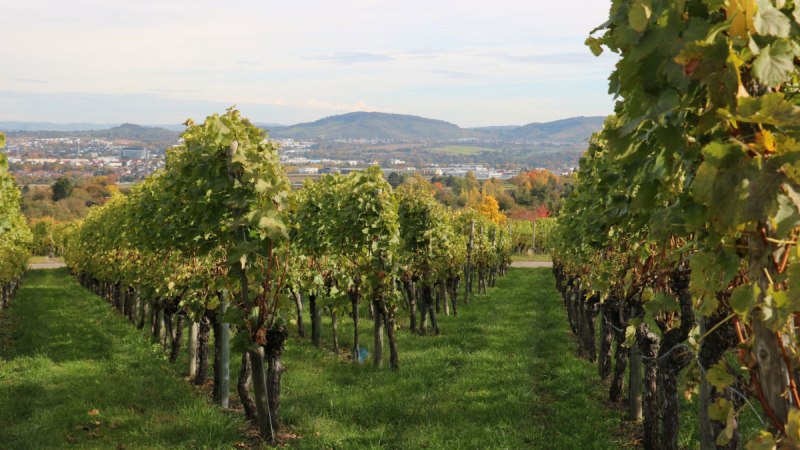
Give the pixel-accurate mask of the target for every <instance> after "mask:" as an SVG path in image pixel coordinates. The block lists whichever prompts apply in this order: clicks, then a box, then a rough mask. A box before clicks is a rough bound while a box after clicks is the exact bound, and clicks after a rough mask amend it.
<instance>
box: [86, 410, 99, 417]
mask: <svg viewBox="0 0 800 450" xmlns="http://www.w3.org/2000/svg"><path fill="white" fill-rule="evenodd" d="M87 414H89V415H90V416H99V415H100V410H99V409H90V410H89V412H88V413H87Z"/></svg>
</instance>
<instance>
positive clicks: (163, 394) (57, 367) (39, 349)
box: [0, 269, 245, 449]
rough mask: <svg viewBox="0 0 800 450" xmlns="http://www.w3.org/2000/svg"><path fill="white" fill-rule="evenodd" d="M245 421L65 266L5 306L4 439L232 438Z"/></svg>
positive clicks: (19, 445)
mask: <svg viewBox="0 0 800 450" xmlns="http://www.w3.org/2000/svg"><path fill="white" fill-rule="evenodd" d="M93 410H97V411H96V412H98V414H96V415H90V412H92V413H94V412H95V411H93ZM244 426H245V424H244V421H243V420H242V419H241V418H240V417H239V415H238V414H235V413H226V412H224V411H222V410H221V409H218V408H216V407H214V406H213V405H211V404H209V402H208V401H207V400H206V399H205V397H204V395H202V394H201V393H198V392H193V389H192V388H191V387H190V385H189V384H187V383H186V382H184V381H183V380H182V379H181V378H180V377H179V376H178V373H176V370H175V368H174V367H170V365H169V363H168V362H167V361H166V359H165V357H164V356H163V353H162V352H161V351H160V350H159V349H158V348H154V347H153V346H151V345H150V343H149V341H148V340H147V339H146V338H145V336H144V335H143V334H141V333H140V332H138V331H137V330H136V329H135V328H134V327H132V326H130V325H129V324H128V323H126V322H125V321H124V320H123V319H122V318H121V317H120V316H119V315H117V314H116V313H114V312H113V311H112V309H111V308H110V307H109V306H108V305H107V304H106V303H104V302H103V301H102V300H101V299H99V298H98V297H96V296H94V295H91V294H88V293H87V292H86V291H84V290H83V289H81V288H80V287H79V286H78V285H77V284H76V283H75V281H73V280H72V279H71V278H70V277H69V276H68V274H67V272H66V270H65V269H57V270H48V271H44V270H37V271H31V272H29V273H28V274H27V275H26V277H25V284H24V286H23V288H22V289H21V290H20V292H19V294H18V295H17V297H16V298H15V299H14V300H13V303H12V305H11V307H10V308H9V309H8V310H7V311H4V312H2V313H0V443H2V444H0V447H3V448H12V449H27V448H30V449H43V448H65V447H70V448H73V447H75V448H116V447H117V446H119V445H122V446H124V447H126V448H131V449H132V448H231V446H232V445H233V444H234V443H235V442H236V441H238V440H242V436H243V433H244V431H243V430H244ZM120 448H121V447H120Z"/></svg>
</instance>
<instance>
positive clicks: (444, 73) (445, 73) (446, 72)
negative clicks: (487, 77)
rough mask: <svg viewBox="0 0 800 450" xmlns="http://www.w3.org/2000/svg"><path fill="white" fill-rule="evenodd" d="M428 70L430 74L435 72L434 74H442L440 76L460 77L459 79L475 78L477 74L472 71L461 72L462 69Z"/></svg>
mask: <svg viewBox="0 0 800 450" xmlns="http://www.w3.org/2000/svg"><path fill="white" fill-rule="evenodd" d="M428 72H429V73H432V74H435V75H442V76H445V77H447V78H456V79H460V80H466V79H470V78H476V77H477V76H478V75H477V74H475V73H472V72H462V71H458V70H446V69H441V70H430V71H428Z"/></svg>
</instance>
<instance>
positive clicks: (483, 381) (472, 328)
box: [283, 269, 621, 449]
mask: <svg viewBox="0 0 800 450" xmlns="http://www.w3.org/2000/svg"><path fill="white" fill-rule="evenodd" d="M558 298H559V297H558V295H557V292H556V290H555V287H554V286H553V281H552V275H551V272H550V270H549V269H511V270H510V272H509V275H508V276H507V277H505V278H502V279H500V280H499V281H498V285H497V287H496V288H494V289H493V290H490V296H489V297H488V298H487V297H478V298H477V299H476V300H475V301H473V302H472V303H471V304H470V305H468V306H463V307H462V308H461V310H460V311H459V313H460V314H459V316H458V317H457V318H452V317H443V318H441V321H440V325H441V327H442V335H441V336H437V337H434V336H424V337H423V336H414V335H411V334H410V333H409V332H408V331H407V330H400V332H399V336H400V338H399V344H398V345H399V348H400V358H401V359H400V364H401V369H400V371H399V372H397V373H393V372H390V371H388V370H375V369H373V368H372V367H370V366H368V365H365V366H357V365H352V364H347V363H343V362H341V361H340V360H337V358H334V357H332V356H331V355H332V354H331V353H330V351H328V350H318V349H316V348H314V347H312V346H310V345H309V344H308V343H306V342H300V343H294V344H291V345H290V347H289V349H288V351H287V353H286V356H285V358H284V360H285V361H286V365H287V367H288V372H287V374H286V375H285V377H284V380H285V381H284V383H285V389H286V391H285V392H286V397H285V399H286V400H285V403H284V406H283V408H284V409H283V416H284V419H285V421H286V422H287V423H288V424H289V425H290V426H291V427H292V428H294V431H295V432H296V433H297V434H299V435H301V436H303V437H302V438H301V439H299V440H298V441H297V442H296V443H295V446H296V447H298V448H307V449H318V448H337V449H339V448H341V449H345V448H348V449H349V448H397V449H403V448H431V449H467V448H492V449H520V448H542V449H555V448H558V449H561V448H563V449H617V448H620V447H621V443H620V441H619V440H618V439H617V436H615V435H614V432H615V430H617V429H618V428H619V423H620V422H619V417H620V414H619V413H617V412H615V411H614V410H611V411H609V409H608V408H607V407H605V406H604V405H605V404H606V402H605V400H604V398H605V392H606V391H605V389H604V388H603V387H601V386H600V383H598V381H597V379H598V378H597V375H596V368H595V366H593V365H591V364H589V363H587V362H585V361H582V360H579V359H577V358H575V357H574V354H575V345H574V344H573V341H572V337H571V336H570V335H569V334H568V333H569V326H568V325H567V323H566V317H565V316H564V312H563V308H562V306H561V304H560V302H559V301H558ZM347 322H348V321H343V324H347ZM342 328H343V329H342V330H341V331H340V333H341V334H340V335H341V336H342V338H340V339H341V340H342V341H343V342H342V343H341V345H342V346H344V347H347V345H349V343H350V342H351V341H350V339H349V335H350V333H351V328H348V327H342ZM323 331H325V332H328V331H329V329H328V327H323ZM368 332H369V329H368V328H367V327H365V328H364V329H363V330H361V333H362V336H365V337H366V340H367V342H368V343H369V344H371V341H370V340H369V339H370V337H371V335H370V334H365V333H368ZM323 338H328V341H327V342H331V340H330V338H329V336H327V335H325V334H323ZM362 342H364V341H362Z"/></svg>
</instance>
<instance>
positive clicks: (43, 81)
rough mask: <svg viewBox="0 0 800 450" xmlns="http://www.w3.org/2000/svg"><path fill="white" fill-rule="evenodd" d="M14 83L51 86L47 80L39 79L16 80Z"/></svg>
mask: <svg viewBox="0 0 800 450" xmlns="http://www.w3.org/2000/svg"><path fill="white" fill-rule="evenodd" d="M14 81H19V82H20V83H30V84H50V82H49V81H47V80H39V79H37V78H14Z"/></svg>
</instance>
